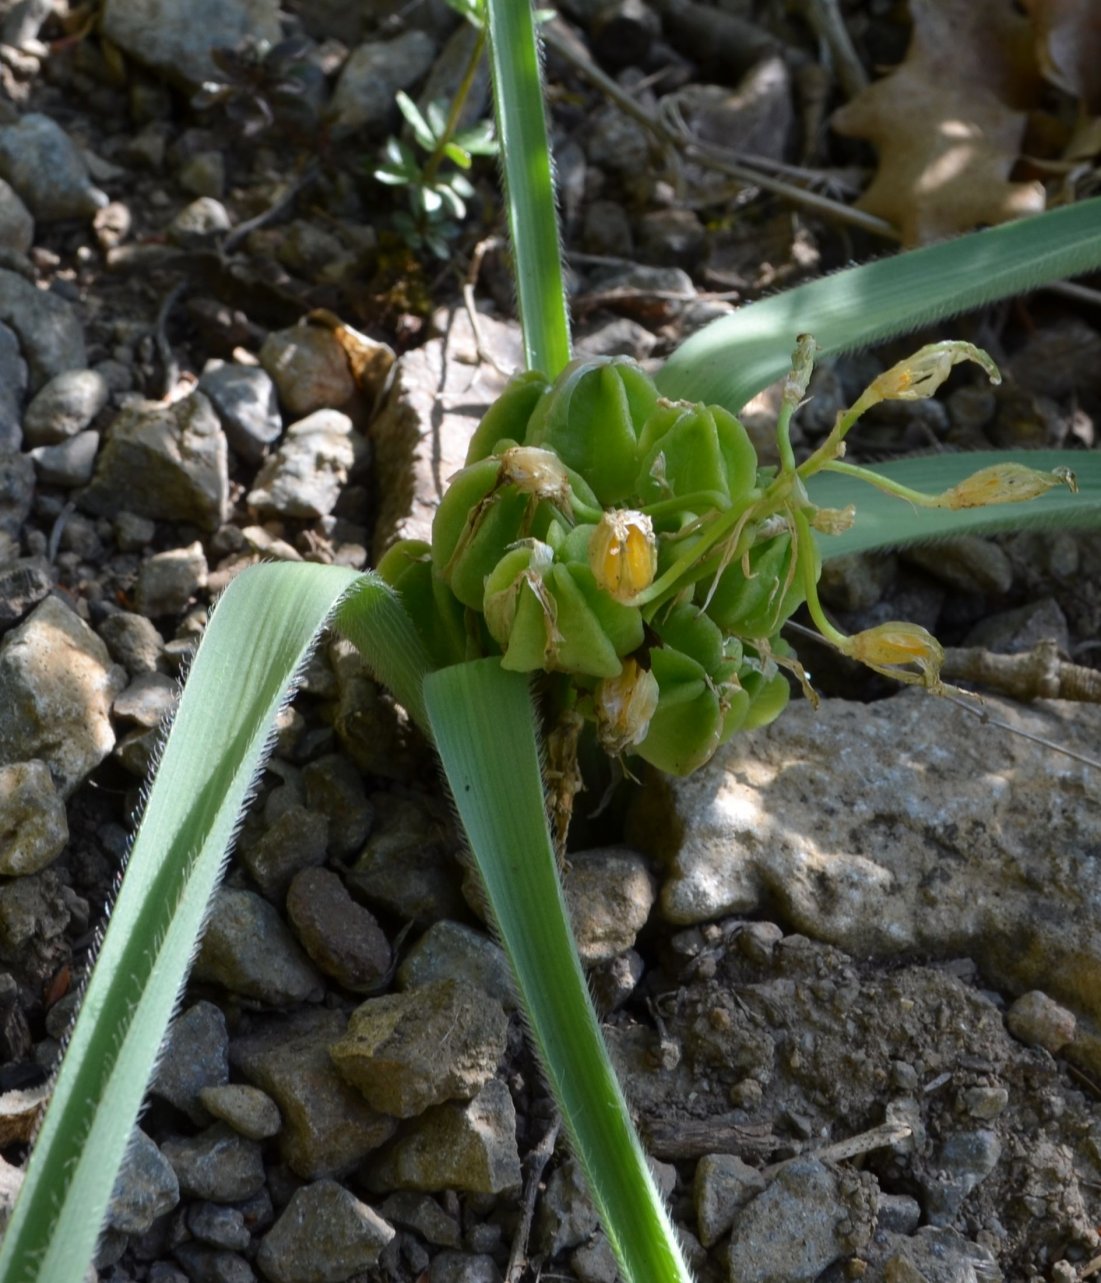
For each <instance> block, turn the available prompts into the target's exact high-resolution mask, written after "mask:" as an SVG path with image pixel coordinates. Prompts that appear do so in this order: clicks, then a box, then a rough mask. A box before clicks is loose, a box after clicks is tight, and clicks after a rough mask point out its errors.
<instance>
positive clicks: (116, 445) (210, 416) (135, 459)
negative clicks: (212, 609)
mask: <svg viewBox="0 0 1101 1283" xmlns="http://www.w3.org/2000/svg"><path fill="white" fill-rule="evenodd" d="M121 496H125V500H126V505H127V507H128V509H129V510H130V511H131V512H134V513H136V514H137V515H138V516H142V517H154V518H156V519H157V520H159V521H160V520H163V521H193V522H194V523H195V524H196V525H197V526H199V527H200V528H201V529H203V530H215V529H217V527H218V526H220V525H221V524H222V522H223V521H224V520H225V517H226V513H227V512H228V510H229V473H228V448H227V446H226V439H225V434H224V433H223V432H222V429H221V425H220V424H219V422H218V416H217V415H216V414H215V413H214V410H213V408H212V406H211V404H210V402H209V401H208V400H207V399H206V397H205V396H203V394H202V393H201V392H193V393H192V394H191V395H190V396H187V397H184V398H183V399H182V400H179V401H175V402H173V404H171V405H162V404H161V403H160V402H157V401H143V402H140V403H139V404H137V405H133V406H127V408H126V409H124V410H123V411H122V412H121V413H120V414H119V415H118V417H117V418H116V419H115V420H114V422H113V423H112V424H111V427H110V429H109V431H108V434H107V441H106V443H105V444H104V446H103V449H102V450H101V451H100V454H99V459H98V462H97V465H96V473H95V477H94V478H93V480H92V483H91V485H90V486H89V487H88V488H87V489H86V490H85V491H84V492H83V493H82V495H81V496H80V502H81V504H82V506H83V507H85V508H87V509H88V511H90V512H93V513H96V514H97V515H99V516H113V515H114V514H115V513H116V512H117V511H118V508H119V501H120V497H121Z"/></svg>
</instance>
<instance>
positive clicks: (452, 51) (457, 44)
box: [417, 22, 561, 169]
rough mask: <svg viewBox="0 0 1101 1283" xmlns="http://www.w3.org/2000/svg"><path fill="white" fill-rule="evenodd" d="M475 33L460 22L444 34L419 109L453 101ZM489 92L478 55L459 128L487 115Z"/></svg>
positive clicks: (483, 62)
mask: <svg viewBox="0 0 1101 1283" xmlns="http://www.w3.org/2000/svg"><path fill="white" fill-rule="evenodd" d="M479 35H480V33H479V32H478V30H477V28H475V27H474V25H473V24H472V23H469V22H461V23H460V24H459V25H458V26H457V27H456V28H455V30H454V31H453V32H452V33H451V35H450V36H449V37H448V39H447V42H446V43H445V44H444V47H443V49H442V50H441V51H440V55H439V57H438V58H436V59H434V60H433V63H432V69H431V70H430V71H429V73H428V79H427V80H426V81H425V82H424V88H423V89H422V90H421V92H420V95H419V97H418V99H417V105H418V106H419V107H420V109H421V111H422V112H423V111H426V110H427V108H428V105H429V103H433V102H438V101H442V102H444V103H448V104H450V103H452V102H454V101H455V99H456V97H457V96H458V94H459V92H460V90H461V89H462V86H463V82H464V80H465V79H466V76H467V70H468V68H469V65H470V58H471V55H472V54H473V52H474V46H475V44H476V42H477V41H478V39H479ZM491 92H492V89H491V85H490V78H489V60H488V59H487V58H479V60H478V64H477V70H476V71H475V73H474V76H473V78H472V79H471V81H470V84H469V86H468V88H467V90H466V97H465V100H464V102H463V109H462V112H461V113H460V115H459V128H460V129H469V128H470V127H471V126H472V125H476V124H477V123H478V121H479V120H481V119H482V118H483V117H484V116H486V115H488V114H489V112H490V110H491V107H490V94H491ZM555 159H556V160H558V161H559V169H561V161H560V160H559V158H558V156H557V154H556V157H555Z"/></svg>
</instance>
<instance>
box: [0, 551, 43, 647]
mask: <svg viewBox="0 0 1101 1283" xmlns="http://www.w3.org/2000/svg"><path fill="white" fill-rule="evenodd" d="M53 582H54V577H53V569H52V568H51V566H50V563H49V562H48V561H47V560H46V558H45V557H17V558H16V559H15V560H14V561H4V560H3V559H2V557H0V629H5V628H9V627H10V626H11V625H12V624H15V623H18V622H19V620H21V619H22V618H23V616H24V615H25V614H26V613H27V611H28V610H30V609H31V607H32V606H35V605H37V604H38V603H39V602H40V601H41V600H42V599H43V597H45V596H46V594H47V593H48V592H49V591H50V589H51V588H52V587H53Z"/></svg>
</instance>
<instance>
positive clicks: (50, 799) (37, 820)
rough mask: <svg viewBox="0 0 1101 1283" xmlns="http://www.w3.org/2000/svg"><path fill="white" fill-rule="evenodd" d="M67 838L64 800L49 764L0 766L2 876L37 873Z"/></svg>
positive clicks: (67, 825) (19, 763) (0, 867)
mask: <svg viewBox="0 0 1101 1283" xmlns="http://www.w3.org/2000/svg"><path fill="white" fill-rule="evenodd" d="M68 840H69V822H68V819H67V817H66V814H65V803H64V802H63V801H62V799H61V797H60V796H59V795H58V792H57V789H56V787H55V786H54V781H53V776H52V775H51V774H50V768H49V767H48V766H47V765H46V763H45V762H40V761H37V760H33V761H30V762H13V763H12V764H11V765H9V766H0V877H6V878H16V877H22V876H23V875H24V874H26V873H37V872H38V870H39V869H44V868H45V867H46V865H47V864H49V863H50V862H51V861H52V860H54V859H56V858H57V856H59V855H60V854H61V852H62V851H63V850H64V848H65V843H66V842H68Z"/></svg>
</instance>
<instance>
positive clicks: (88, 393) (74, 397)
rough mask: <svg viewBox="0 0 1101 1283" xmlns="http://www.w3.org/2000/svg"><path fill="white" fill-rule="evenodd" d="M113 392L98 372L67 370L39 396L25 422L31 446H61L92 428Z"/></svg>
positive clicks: (30, 406) (28, 441)
mask: <svg viewBox="0 0 1101 1283" xmlns="http://www.w3.org/2000/svg"><path fill="white" fill-rule="evenodd" d="M110 395H111V389H110V387H109V386H108V384H107V380H106V379H105V378H104V377H103V375H102V374H100V373H98V372H97V371H96V370H65V371H64V372H63V373H61V374H55V375H54V377H53V378H52V379H50V380H49V382H48V383H45V384H44V385H43V386H42V387H41V388H40V389H39V390H38V392H37V393H36V394H35V396H34V398H33V399H32V400H31V403H30V405H28V406H27V413H26V415H25V417H24V419H23V431H24V433H25V434H26V438H27V445H29V446H40V445H59V444H60V443H61V442H62V441H68V440H69V439H70V437H75V436H76V435H77V434H78V433H80V432H83V431H84V430H85V428H87V427H90V426H91V423H92V420H93V419H94V418H95V417H96V415H97V414H99V412H100V411H101V410H102V409H103V407H104V406H105V405H106V404H107V401H108V398H109V397H110Z"/></svg>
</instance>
